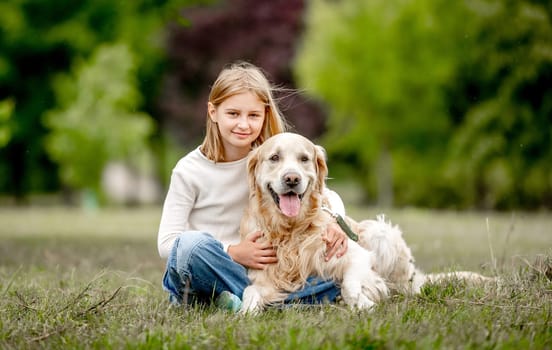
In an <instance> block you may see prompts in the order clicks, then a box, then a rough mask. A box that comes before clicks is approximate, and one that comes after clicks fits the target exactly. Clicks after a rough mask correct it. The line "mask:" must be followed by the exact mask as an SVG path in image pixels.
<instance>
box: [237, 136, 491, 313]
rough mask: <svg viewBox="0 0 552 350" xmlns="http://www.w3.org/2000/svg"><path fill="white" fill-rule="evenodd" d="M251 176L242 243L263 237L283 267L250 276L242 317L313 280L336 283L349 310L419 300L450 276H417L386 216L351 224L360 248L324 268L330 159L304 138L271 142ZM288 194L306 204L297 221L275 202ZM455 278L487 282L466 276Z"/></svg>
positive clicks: (254, 157) (258, 153) (259, 151)
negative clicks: (416, 296)
mask: <svg viewBox="0 0 552 350" xmlns="http://www.w3.org/2000/svg"><path fill="white" fill-rule="evenodd" d="M248 172H249V174H248V176H249V185H250V198H249V205H248V208H247V210H246V212H245V215H244V217H243V219H242V223H241V229H240V232H241V235H242V239H243V238H245V237H246V236H247V235H248V234H251V233H253V232H255V231H261V232H263V236H262V237H261V238H260V239H262V240H266V241H269V242H270V243H271V244H272V246H273V247H274V248H275V249H276V253H277V257H278V262H277V263H276V264H272V265H268V266H267V268H266V269H264V270H251V269H250V270H249V278H250V280H251V285H250V286H249V287H247V288H246V289H245V291H244V295H243V306H242V313H248V312H259V311H260V310H262V308H263V307H264V306H265V305H268V304H272V303H276V302H279V301H282V300H284V299H285V298H286V296H287V294H288V293H290V292H294V291H296V290H298V289H299V288H301V287H302V286H303V285H304V283H305V282H306V279H307V278H308V277H309V276H320V277H323V278H327V279H334V280H335V281H336V282H337V283H339V284H340V286H341V294H342V297H343V300H344V301H345V303H346V304H347V305H349V306H351V307H353V308H359V309H368V308H371V307H372V306H373V305H374V304H375V303H376V302H378V301H380V300H381V299H382V298H385V297H386V296H387V295H388V294H389V292H390V291H396V292H401V293H417V292H419V290H420V287H421V285H422V284H423V283H425V282H427V281H432V282H434V281H436V280H439V279H442V278H447V277H451V274H448V275H447V274H439V275H424V274H423V273H421V272H420V271H418V270H417V269H416V268H415V266H414V259H413V257H412V254H411V251H410V249H409V248H408V246H407V245H406V242H405V241H404V239H403V238H402V233H401V231H400V230H399V228H398V227H396V226H393V225H391V224H390V223H388V222H386V221H385V219H384V217H383V216H380V217H378V218H377V219H376V220H364V221H361V222H355V221H354V220H352V219H351V218H346V220H347V221H348V223H349V225H350V226H351V227H352V228H353V230H354V231H355V232H357V233H358V234H359V237H360V238H359V241H358V243H357V242H353V241H352V240H349V244H348V251H347V253H346V254H345V255H344V256H343V257H341V258H335V257H334V258H332V259H330V261H327V262H326V261H325V259H324V258H325V257H324V253H325V248H326V245H325V243H324V241H323V240H322V235H323V234H324V233H325V232H326V227H327V225H328V224H329V223H330V222H333V221H335V219H334V218H333V217H331V216H330V215H329V214H328V213H326V212H325V211H323V210H322V209H321V206H322V205H328V203H327V200H326V198H324V196H323V193H324V186H325V178H326V175H327V166H326V161H325V153H324V150H323V149H322V148H321V147H319V146H316V145H314V144H313V143H312V142H311V141H309V140H308V139H306V138H305V137H303V136H300V135H298V134H292V133H283V134H278V135H276V136H273V137H271V138H270V139H268V140H267V141H266V142H265V143H264V144H263V145H261V146H260V147H258V148H256V149H255V150H253V151H252V152H251V154H250V158H249V160H248ZM288 192H293V193H294V195H295V194H296V195H298V196H299V197H300V198H301V199H300V207H299V209H298V212H297V213H294V214H293V215H292V216H289V213H288V215H286V214H284V212H283V211H282V210H281V209H280V207H279V205H278V200H277V199H275V197H277V196H278V195H282V194H285V193H288ZM299 197H297V198H299ZM294 198H295V197H294ZM294 200H295V201H297V199H296V198H295V199H294ZM456 274H457V275H454V276H457V277H459V278H465V277H467V278H472V277H473V278H479V277H481V278H484V277H483V276H480V275H477V274H473V273H469V272H459V273H456Z"/></svg>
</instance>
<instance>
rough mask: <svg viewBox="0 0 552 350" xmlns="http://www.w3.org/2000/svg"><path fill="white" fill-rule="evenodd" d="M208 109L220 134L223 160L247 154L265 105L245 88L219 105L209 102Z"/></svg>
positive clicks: (232, 159) (259, 125) (259, 131)
mask: <svg viewBox="0 0 552 350" xmlns="http://www.w3.org/2000/svg"><path fill="white" fill-rule="evenodd" d="M208 111H209V117H210V118H211V120H212V121H213V122H215V123H217V127H218V130H219V132H220V135H221V136H222V143H223V145H224V159H225V160H226V161H228V162H229V161H234V160H238V159H242V158H243V157H245V156H247V154H248V153H249V151H250V150H251V144H252V143H253V142H254V141H255V140H256V139H257V137H259V134H260V133H261V130H262V127H263V123H264V120H265V104H264V103H263V102H262V101H261V100H260V99H259V98H258V97H257V95H255V94H254V93H252V92H250V91H247V92H242V93H240V94H237V95H233V96H230V97H228V98H227V99H226V100H224V101H223V102H222V103H221V104H219V105H218V107H215V106H214V105H213V104H212V103H211V102H209V104H208Z"/></svg>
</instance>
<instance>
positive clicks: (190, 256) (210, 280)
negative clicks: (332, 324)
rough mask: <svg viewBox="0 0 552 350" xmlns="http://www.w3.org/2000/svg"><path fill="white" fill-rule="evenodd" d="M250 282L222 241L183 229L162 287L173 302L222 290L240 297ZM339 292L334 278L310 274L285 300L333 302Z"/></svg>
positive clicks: (207, 299)
mask: <svg viewBox="0 0 552 350" xmlns="http://www.w3.org/2000/svg"><path fill="white" fill-rule="evenodd" d="M249 284H250V282H249V278H248V277H247V269H246V268H245V267H243V266H242V265H240V264H238V263H237V262H235V261H234V260H232V258H231V257H230V256H229V255H228V253H226V252H225V251H224V247H223V245H222V243H221V242H219V241H218V240H216V239H215V238H213V236H211V235H210V234H208V233H204V232H199V231H187V232H184V233H182V234H181V235H180V236H179V237H178V238H177V239H176V240H175V242H174V245H173V248H172V250H171V254H170V255H169V258H168V259H167V269H166V271H165V275H164V276H163V287H164V289H165V290H166V291H168V292H169V300H170V301H171V303H175V304H183V303H184V304H187V303H190V302H205V303H209V302H210V301H212V300H213V299H214V298H216V297H217V296H218V295H219V294H220V293H221V292H223V291H229V292H231V293H233V294H235V295H237V296H238V297H239V298H240V299H241V298H242V296H243V291H244V289H245V288H246V287H247V286H248V285H249ZM339 294H340V289H339V287H337V285H336V284H335V282H333V281H326V280H321V279H318V278H310V279H309V280H308V281H307V283H306V285H305V286H304V287H303V288H302V289H300V290H298V291H296V292H293V293H291V294H290V295H289V296H288V297H287V299H286V300H285V302H286V303H290V302H300V303H307V304H317V303H323V302H333V301H335V299H336V297H337V296H338V295H339Z"/></svg>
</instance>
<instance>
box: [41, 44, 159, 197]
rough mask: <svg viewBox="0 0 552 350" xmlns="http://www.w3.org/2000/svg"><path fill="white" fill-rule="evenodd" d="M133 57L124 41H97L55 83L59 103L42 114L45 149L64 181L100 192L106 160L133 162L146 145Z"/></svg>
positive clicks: (148, 123)
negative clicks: (85, 58) (86, 59)
mask: <svg viewBox="0 0 552 350" xmlns="http://www.w3.org/2000/svg"><path fill="white" fill-rule="evenodd" d="M135 74H136V63H135V59H134V57H133V55H132V53H131V51H130V50H129V48H128V47H127V46H126V45H124V44H116V45H108V46H100V47H98V49H97V50H96V52H95V53H94V55H93V56H92V57H91V59H90V61H89V62H86V63H84V64H81V65H79V66H77V67H76V68H75V69H74V73H73V75H72V76H71V77H60V78H58V80H57V84H56V89H55V91H56V95H57V97H58V101H59V106H60V107H59V108H58V109H54V110H51V111H49V112H48V113H46V115H45V125H46V126H47V127H48V128H49V129H50V130H51V133H50V134H49V135H48V137H47V138H46V149H47V151H48V153H49V154H50V156H51V158H52V159H53V160H54V161H56V163H57V164H59V166H60V171H61V178H62V180H63V182H64V183H66V184H67V185H70V186H72V187H74V188H77V189H88V190H91V191H92V192H93V193H94V194H95V195H96V196H97V197H99V196H101V190H100V181H101V172H102V170H103V169H104V166H105V165H106V164H107V162H108V161H109V160H129V161H132V160H133V158H134V159H135V158H136V157H137V156H140V153H143V152H145V151H146V150H147V140H148V138H149V137H150V136H151V133H152V131H153V121H152V119H151V118H150V117H149V116H148V115H146V114H144V113H141V112H136V110H137V107H138V106H139V105H140V102H141V95H140V93H139V91H138V90H137V88H136V86H137V84H136V81H135V80H136V75H135Z"/></svg>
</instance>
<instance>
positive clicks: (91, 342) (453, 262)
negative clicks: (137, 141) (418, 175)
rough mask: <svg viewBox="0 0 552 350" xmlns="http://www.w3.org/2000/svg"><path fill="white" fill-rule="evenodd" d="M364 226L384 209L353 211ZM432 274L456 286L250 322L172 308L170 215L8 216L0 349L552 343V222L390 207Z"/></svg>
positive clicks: (541, 216) (41, 211) (2, 232)
mask: <svg viewBox="0 0 552 350" xmlns="http://www.w3.org/2000/svg"><path fill="white" fill-rule="evenodd" d="M348 210H349V214H350V215H351V216H352V217H353V218H355V219H362V218H370V217H374V216H375V215H376V214H378V213H379V211H377V210H376V209H374V208H364V207H354V208H348ZM386 214H387V217H388V218H389V219H390V220H391V221H392V222H393V223H396V224H398V225H399V226H400V227H401V228H402V230H403V232H404V237H405V239H406V241H407V242H408V243H409V245H410V246H411V248H412V251H413V254H414V255H415V257H416V261H417V265H418V266H419V267H421V268H422V269H423V270H424V271H427V272H438V271H448V270H452V269H469V270H474V271H478V272H481V273H484V274H486V275H498V276H499V277H500V284H498V285H496V284H493V285H488V286H476V287H470V286H466V285H465V284H463V283H462V282H460V281H450V282H448V283H444V284H438V285H428V286H426V287H425V288H424V289H423V291H422V293H421V294H420V295H417V296H403V295H397V296H393V297H392V298H390V299H388V300H386V301H384V302H383V303H381V304H379V305H378V306H377V307H376V308H375V309H374V310H373V311H372V312H357V311H351V310H348V309H347V308H345V307H344V306H342V305H326V306H318V307H304V308H290V309H286V310H276V309H270V310H268V311H267V312H265V313H264V314H262V315H260V316H257V317H253V316H247V317H242V316H238V315H234V314H229V313H226V312H223V311H219V310H215V309H212V308H197V307H195V308H188V309H183V308H170V307H169V306H168V303H167V299H166V295H165V293H164V292H163V291H162V289H161V284H160V279H161V275H162V273H163V267H164V266H163V265H164V264H163V261H161V259H160V258H159V257H158V255H157V248H156V235H157V225H158V223H159V216H160V208H158V207H154V208H139V209H134V210H128V209H127V210H125V209H109V210H100V211H96V212H83V211H80V210H76V209H67V208H61V207H55V208H44V207H41V208H27V209H10V208H5V207H4V208H0V223H1V225H0V239H1V240H2V244H1V245H0V293H1V298H0V326H1V332H0V348H1V349H25V348H55V349H58V348H71V349H73V348H101V349H109V348H115V349H119V348H131V349H135V348H138V349H141V348H142V349H149V348H151V349H158V348H179V349H257V348H263V349H314V348H320V349H359V348H383V349H398V348H409V349H410V348H412V349H414V348H415V349H423V348H429V349H432V348H473V349H481V348H511V349H520V348H532V349H539V348H542V349H550V348H552V282H551V278H552V250H551V248H552V229H551V227H552V215H550V214H548V213H536V214H532V213H508V214H497V213H457V212H439V211H424V210H416V209H403V210H391V211H388V212H387V213H386Z"/></svg>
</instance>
